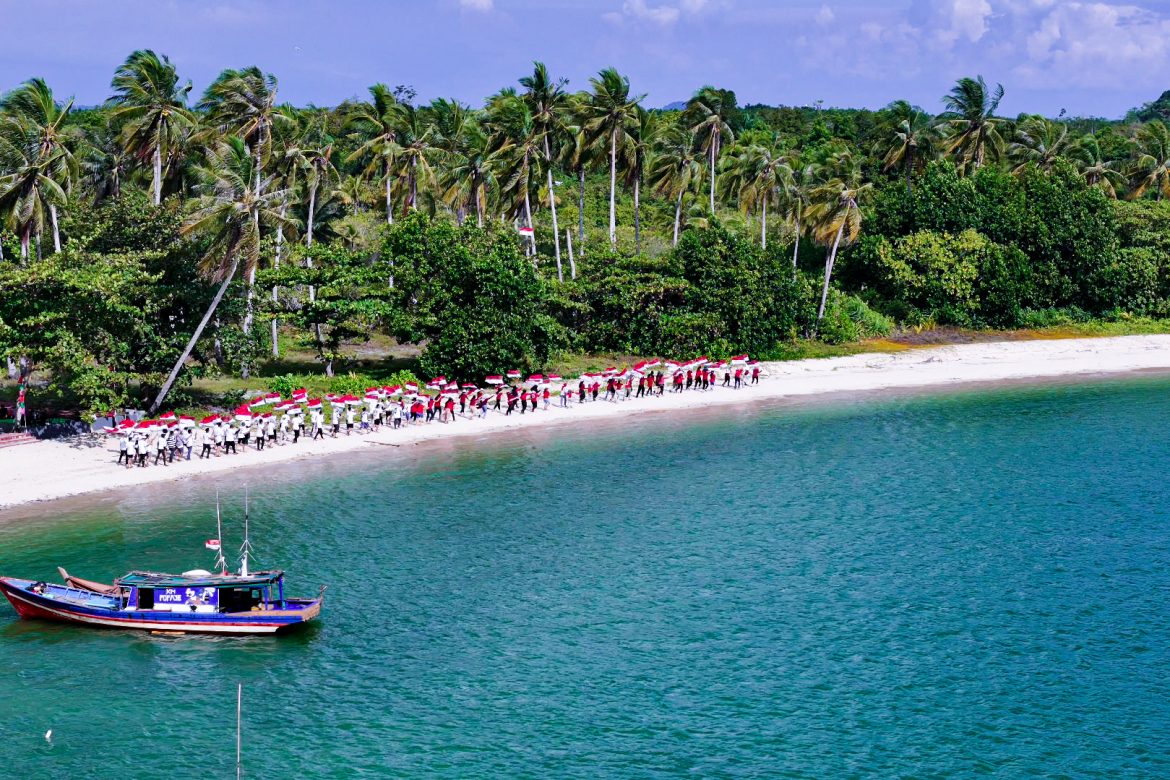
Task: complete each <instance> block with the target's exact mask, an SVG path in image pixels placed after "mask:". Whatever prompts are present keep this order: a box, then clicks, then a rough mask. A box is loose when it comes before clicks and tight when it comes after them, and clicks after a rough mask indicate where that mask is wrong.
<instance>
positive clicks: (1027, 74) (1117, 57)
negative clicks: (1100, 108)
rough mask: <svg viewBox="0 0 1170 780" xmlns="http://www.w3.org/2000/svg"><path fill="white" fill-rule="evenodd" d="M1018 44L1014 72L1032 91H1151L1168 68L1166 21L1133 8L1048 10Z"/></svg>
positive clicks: (1078, 5)
mask: <svg viewBox="0 0 1170 780" xmlns="http://www.w3.org/2000/svg"><path fill="white" fill-rule="evenodd" d="M1023 43H1024V45H1023V50H1024V52H1025V54H1026V59H1025V60H1024V61H1023V62H1021V63H1019V64H1018V65H1017V66H1016V67H1015V69H1014V72H1015V73H1016V74H1017V75H1018V76H1020V77H1021V78H1022V80H1023V82H1024V83H1025V84H1026V85H1027V86H1032V87H1052V86H1059V85H1067V84H1074V85H1077V86H1081V87H1093V88H1116V87H1133V86H1134V85H1135V84H1145V85H1149V86H1150V87H1157V86H1160V85H1161V84H1162V82H1163V81H1164V77H1165V74H1166V72H1167V69H1168V68H1170V18H1168V17H1167V16H1165V15H1164V14H1158V13H1155V12H1153V11H1150V10H1148V9H1145V8H1140V7H1138V6H1135V5H1125V4H1120V5H1114V4H1110V3H1105V2H1068V3H1060V4H1055V5H1051V6H1049V7H1048V8H1047V9H1046V10H1045V11H1043V12H1042V14H1041V15H1040V16H1039V17H1038V18H1036V19H1034V23H1033V24H1032V26H1031V30H1030V32H1029V33H1028V34H1027V36H1026V38H1025V39H1024V41H1023Z"/></svg>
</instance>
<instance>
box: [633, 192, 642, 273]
mask: <svg viewBox="0 0 1170 780" xmlns="http://www.w3.org/2000/svg"><path fill="white" fill-rule="evenodd" d="M641 179H642V177H641V176H635V177H634V254H636V255H640V254H642V198H641V190H642V180H641Z"/></svg>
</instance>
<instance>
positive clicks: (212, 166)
mask: <svg viewBox="0 0 1170 780" xmlns="http://www.w3.org/2000/svg"><path fill="white" fill-rule="evenodd" d="M202 174H203V176H204V178H205V180H206V184H205V185H204V189H205V190H206V194H205V195H202V196H200V197H199V198H197V199H196V200H195V201H194V203H192V206H191V213H190V215H189V216H188V218H187V220H186V221H185V222H184V223H183V228H182V230H183V233H184V234H188V233H195V234H202V235H205V236H206V237H207V238H208V245H207V250H206V253H205V254H204V256H203V262H202V266H201V269H200V270H201V271H202V272H203V274H204V275H205V276H206V277H207V278H208V279H209V280H211V281H215V282H219V283H220V284H219V289H218V290H217V291H216V293H215V297H214V298H213V299H212V300H211V304H210V305H209V306H208V307H207V311H206V312H205V313H204V315H203V319H202V320H200V321H199V324H198V325H197V326H196V327H195V332H194V333H192V334H191V340H190V341H188V342H187V346H186V347H185V348H184V349H183V351H182V353H181V354H180V355H179V359H178V360H177V361H175V365H174V367H173V368H172V369H171V372H170V375H169V376H168V377H167V378H166V381H164V382H163V385H162V388H161V389H160V390H159V393H158V396H157V397H156V398H155V399H154V403H153V404H151V407H150V411H151V412H152V413H153V412H154V411H155V410H157V409H158V408H159V407H160V406H162V402H163V401H164V400H165V399H166V397H167V394H168V393H169V392H170V390H171V386H172V385H173V384H174V383H175V378H176V377H178V375H179V371H180V370H182V368H183V366H184V364H186V362H187V358H189V357H190V356H191V351H192V350H193V349H194V348H195V344H196V342H198V341H199V337H200V336H201V335H203V329H204V328H206V327H207V323H208V321H210V320H211V316H212V315H213V314H214V313H215V310H216V307H218V306H219V302H220V301H221V300H222V299H223V295H224V293H225V292H227V288H228V285H229V284H231V281H232V279H233V278H235V276H236V272H237V271H238V270H239V267H240V264H241V263H242V264H243V265H244V268H245V271H246V272H247V274H248V275H249V276H250V277H251V278H253V279H254V278H255V270H256V268H257V266H258V265H259V263H260V224H261V221H264V222H267V223H269V224H272V225H280V224H283V220H282V218H281V217H280V214H279V213H278V212H277V210H276V207H277V206H278V204H279V203H280V202H281V200H282V199H283V197H284V193H283V192H282V191H280V190H277V189H274V188H272V187H269V186H266V185H268V184H271V178H270V179H269V180H267V181H265V180H260V182H259V186H257V184H256V182H257V180H256V178H255V158H254V157H253V156H252V154H251V152H250V151H249V149H248V148H247V146H246V145H245V144H244V142H243V141H242V140H241V139H239V138H236V137H234V136H229V137H228V138H227V140H225V141H224V142H223V143H221V144H220V145H219V146H217V147H216V148H215V149H212V150H211V151H209V153H208V162H207V166H206V167H205V168H203V170H202Z"/></svg>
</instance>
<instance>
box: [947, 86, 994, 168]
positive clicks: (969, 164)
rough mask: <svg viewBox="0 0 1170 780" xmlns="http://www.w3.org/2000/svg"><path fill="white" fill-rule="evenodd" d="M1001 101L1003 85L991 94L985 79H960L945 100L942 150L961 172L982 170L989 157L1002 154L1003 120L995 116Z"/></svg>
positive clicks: (992, 157)
mask: <svg viewBox="0 0 1170 780" xmlns="http://www.w3.org/2000/svg"><path fill="white" fill-rule="evenodd" d="M1001 100H1003V85H1002V84H997V85H996V87H995V90H994V91H992V92H990V93H989V92H988V88H987V82H985V81H984V80H983V77H982V76H979V77H978V78H974V79H972V78H961V79H959V81H958V83H957V84H955V87H954V89H952V90H951V91H950V94H948V95H946V96H945V97H944V98H943V105H944V106H946V109H947V112H946V113H945V114H943V115H942V117H940V122H941V129H942V130H943V131H944V133H945V138H944V140H943V149H944V151H945V152H946V154H947V155H949V156H950V157H951V158H952V159H954V160H955V162H956V164H957V165H958V167H959V169H960V170H962V171H972V170H979V169H980V168H981V167H983V164H984V162H986V161H987V159H988V158H991V159H998V158H999V157H1000V156H1001V155H1002V154H1003V150H1004V141H1003V135H1002V130H1003V127H1004V120H1002V119H999V118H998V117H996V116H995V112H996V110H997V109H998V108H999V103H1000V101H1001Z"/></svg>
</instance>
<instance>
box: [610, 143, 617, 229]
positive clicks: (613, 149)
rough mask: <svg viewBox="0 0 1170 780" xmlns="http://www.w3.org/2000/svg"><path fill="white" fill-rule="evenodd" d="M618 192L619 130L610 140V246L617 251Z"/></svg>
mask: <svg viewBox="0 0 1170 780" xmlns="http://www.w3.org/2000/svg"><path fill="white" fill-rule="evenodd" d="M616 190H617V130H616V129H615V130H614V131H613V133H612V134H611V135H610V138H609V245H610V247H612V248H613V249H617V216H616V213H615V210H616V208H617V201H616V200H615V197H614V192H615V191H616Z"/></svg>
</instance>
